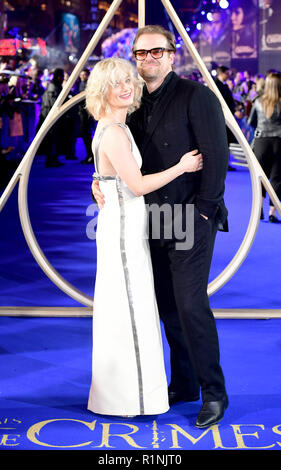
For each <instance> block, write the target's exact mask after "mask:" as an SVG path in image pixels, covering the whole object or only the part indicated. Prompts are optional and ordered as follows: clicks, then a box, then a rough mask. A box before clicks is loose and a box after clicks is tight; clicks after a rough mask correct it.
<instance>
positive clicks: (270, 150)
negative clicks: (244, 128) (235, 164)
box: [254, 137, 281, 206]
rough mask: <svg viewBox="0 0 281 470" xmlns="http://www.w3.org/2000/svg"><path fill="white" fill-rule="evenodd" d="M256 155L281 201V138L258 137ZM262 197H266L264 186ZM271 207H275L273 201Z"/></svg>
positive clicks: (255, 143) (255, 148) (255, 147)
mask: <svg viewBox="0 0 281 470" xmlns="http://www.w3.org/2000/svg"><path fill="white" fill-rule="evenodd" d="M254 154H255V155H256V157H257V159H258V161H259V163H260V165H261V167H262V169H263V171H264V172H265V174H266V176H267V178H268V179H269V180H270V183H271V185H272V187H273V189H274V191H275V192H276V195H277V196H278V197H279V199H281V137H256V138H255V141H254ZM262 195H263V197H265V195H266V191H265V189H264V187H263V185H262ZM270 205H271V206H273V202H272V201H271V200H270Z"/></svg>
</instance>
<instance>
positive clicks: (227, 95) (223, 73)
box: [215, 65, 235, 114]
mask: <svg viewBox="0 0 281 470" xmlns="http://www.w3.org/2000/svg"><path fill="white" fill-rule="evenodd" d="M228 78H229V68H228V67H226V66H225V65H221V66H219V67H218V68H217V76H216V78H215V84H216V85H217V87H218V89H219V91H220V92H221V94H222V97H223V99H224V101H225V102H226V104H227V106H228V107H229V109H230V111H231V112H232V114H234V110H235V102H234V99H233V96H232V93H231V91H230V89H229V86H228V85H227V84H226V81H227V79H228Z"/></svg>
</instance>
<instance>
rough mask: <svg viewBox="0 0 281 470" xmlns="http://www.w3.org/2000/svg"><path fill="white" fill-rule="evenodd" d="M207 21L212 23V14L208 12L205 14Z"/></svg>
mask: <svg viewBox="0 0 281 470" xmlns="http://www.w3.org/2000/svg"><path fill="white" fill-rule="evenodd" d="M207 20H209V21H213V14H212V12H211V11H209V12H208V13H207Z"/></svg>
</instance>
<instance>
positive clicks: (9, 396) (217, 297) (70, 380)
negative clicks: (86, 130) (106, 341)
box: [0, 141, 281, 452]
mask: <svg viewBox="0 0 281 470" xmlns="http://www.w3.org/2000/svg"><path fill="white" fill-rule="evenodd" d="M77 151H78V154H79V155H80V158H83V157H84V154H83V148H82V146H81V142H79V141H78V145H77ZM92 172H93V168H92V166H88V165H80V163H79V161H66V164H65V166H63V167H61V168H58V169H53V168H45V166H44V160H43V159H42V158H37V159H36V161H35V163H34V165H33V167H32V171H31V177H30V184H29V193H28V197H29V202H30V217H31V221H32V225H33V229H34V232H35V234H36V236H37V239H38V242H39V245H40V246H41V248H42V250H43V251H44V253H45V254H46V256H47V258H48V259H49V260H50V262H51V263H52V264H53V265H54V267H55V268H56V269H57V270H58V271H59V272H60V273H61V274H62V275H63V276H64V277H65V278H66V279H67V280H68V281H69V282H71V283H72V284H73V285H74V286H76V287H77V288H79V289H81V290H82V291H83V292H85V293H86V294H88V295H93V294H94V278H95V266H96V251H95V242H94V240H91V239H90V238H89V237H88V236H87V231H88V229H89V223H90V224H91V222H92V220H93V215H91V213H89V212H88V211H89V209H91V207H92V206H91V205H92V200H91V197H90V192H89V188H90V184H91V175H92ZM226 203H227V206H228V209H229V225H230V232H229V233H219V234H218V237H217V243H216V247H215V253H214V261H213V265H212V271H211V276H210V280H212V279H214V277H215V276H217V275H218V274H219V273H220V272H221V270H222V269H224V268H225V266H226V265H227V264H228V263H229V262H230V260H231V259H232V257H233V256H234V254H235V252H236V251H237V249H238V247H239V245H240V243H241V242H242V240H243V237H244V234H245V230H246V228H247V225H248V221H249V217H250V209H251V184H250V176H249V173H248V171H247V170H244V169H239V170H237V171H235V172H229V173H228V175H227V181H226ZM267 205H268V202H267ZM267 210H268V206H265V214H267ZM0 220H1V233H0V250H1V253H0V257H1V266H0V285H1V291H0V305H1V306H5V305H7V306H9V305H11V306H71V307H73V306H79V304H78V303H77V302H76V301H75V300H73V299H71V298H69V297H67V296H66V295H65V294H64V293H63V292H61V291H60V290H59V289H58V288H57V287H56V286H54V285H53V283H52V282H51V281H50V280H49V279H48V278H47V277H46V276H45V274H44V273H43V272H42V271H41V269H40V268H39V267H38V265H37V264H36V262H35V261H34V259H33V257H32V255H31V253H30V252H29V249H28V247H27V244H26V241H25V239H24V236H23V234H22V231H21V227H20V222H19V217H18V209H17V191H14V193H13V194H12V196H11V198H10V199H9V201H8V202H7V204H6V206H5V208H4V210H3V211H2V213H1V214H0ZM280 231H281V224H280V225H275V224H269V223H268V221H267V220H265V221H262V222H261V223H260V225H259V228H258V232H257V236H256V238H255V241H254V244H253V246H252V248H251V250H250V253H249V255H248V257H247V259H246V261H245V262H244V263H243V265H242V266H241V267H240V269H239V270H238V272H237V273H236V274H235V275H234V276H233V278H232V279H231V280H230V281H229V282H228V283H227V284H226V285H225V286H224V287H223V288H222V289H220V291H219V292H217V293H216V294H214V295H213V296H212V297H211V305H212V307H213V308H261V309H263V308H266V309H268V308H280V253H281V246H280ZM0 323H1V330H0V331H1V342H0V354H1V363H0V380H1V382H0V398H1V400H0V409H1V415H0V416H1V417H0V428H1V429H0V450H3V449H4V450H15V449H16V450H27V449H30V450H55V449H63V450H68V449H75V450H93V449H94V450H109V451H110V450H138V449H140V448H141V447H142V448H143V449H144V450H147V451H150V450H153V451H157V450H159V451H161V450H169V452H172V451H180V450H193V451H196V450H213V449H218V450H228V451H230V450H233V449H234V450H240V449H247V448H250V449H256V448H259V449H263V448H264V449H265V450H267V449H270V450H271V449H272V450H280V449H281V405H280V403H281V397H280V390H281V373H280V363H281V340H280V326H281V320H278V319H276V320H217V325H218V331H219V337H220V344H221V356H222V365H223V369H224V371H225V375H226V382H227V389H228V392H229V395H230V407H229V409H228V411H227V413H226V416H225V418H224V420H223V421H222V423H221V424H219V426H215V427H214V428H213V429H211V430H207V431H206V430H205V431H202V430H199V429H196V428H194V426H193V423H194V420H195V418H196V415H197V413H198V411H199V409H200V402H196V403H191V404H178V405H175V406H173V407H172V408H171V410H170V411H169V412H168V413H167V414H165V415H162V416H160V415H159V416H155V417H141V418H139V417H138V418H134V419H133V420H130V421H128V420H121V421H120V419H118V418H112V417H110V418H106V417H103V416H98V415H94V414H93V413H90V412H89V411H87V409H86V405H87V398H88V392H89V386H90V379H91V377H90V376H91V320H90V319H89V318H64V319H63V318H9V317H0ZM164 346H165V359H166V369H167V375H168V377H169V361H168V355H169V350H168V346H167V343H166V341H165V338H164Z"/></svg>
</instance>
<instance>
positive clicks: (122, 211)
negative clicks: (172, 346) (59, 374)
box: [116, 176, 144, 415]
mask: <svg viewBox="0 0 281 470" xmlns="http://www.w3.org/2000/svg"><path fill="white" fill-rule="evenodd" d="M120 183H121V180H120V177H119V176H117V178H116V188H117V193H118V199H119V207H120V250H121V259H122V264H123V270H124V277H125V284H126V290H127V296H128V303H129V310H130V317H131V324H132V330H133V339H134V347H135V354H136V362H137V373H138V386H139V404H140V414H141V415H144V400H143V382H142V371H141V360H140V350H139V341H138V332H137V327H136V321H135V313H134V305H133V296H132V290H131V283H130V276H129V269H128V263H127V255H126V247H125V209H124V198H123V193H122V189H121V184H120Z"/></svg>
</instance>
